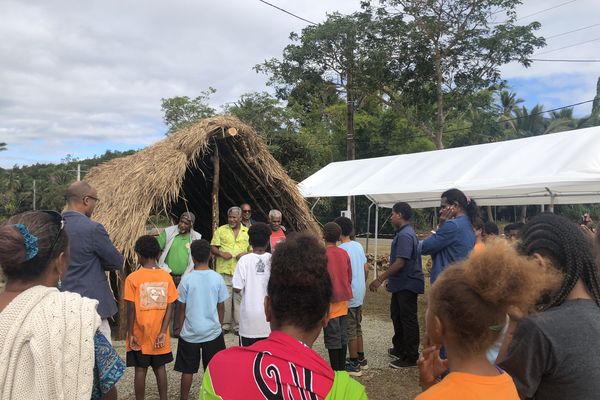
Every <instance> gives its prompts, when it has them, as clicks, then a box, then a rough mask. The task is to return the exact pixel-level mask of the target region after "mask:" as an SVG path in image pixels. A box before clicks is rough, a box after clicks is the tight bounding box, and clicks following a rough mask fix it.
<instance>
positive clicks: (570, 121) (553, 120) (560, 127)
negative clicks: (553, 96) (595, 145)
mask: <svg viewBox="0 0 600 400" xmlns="http://www.w3.org/2000/svg"><path fill="white" fill-rule="evenodd" d="M578 125H579V120H578V119H577V118H573V109H572V108H563V109H562V110H559V111H552V112H551V113H550V121H549V124H548V127H547V128H546V132H545V133H554V132H561V131H566V130H569V129H576V128H577V126H578Z"/></svg>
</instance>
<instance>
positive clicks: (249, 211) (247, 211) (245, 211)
mask: <svg viewBox="0 0 600 400" xmlns="http://www.w3.org/2000/svg"><path fill="white" fill-rule="evenodd" d="M242 212H243V213H251V212H252V210H242Z"/></svg>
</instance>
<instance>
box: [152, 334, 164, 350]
mask: <svg viewBox="0 0 600 400" xmlns="http://www.w3.org/2000/svg"><path fill="white" fill-rule="evenodd" d="M166 339H167V335H166V334H164V333H159V334H158V336H157V337H156V341H155V342H154V347H155V348H157V349H162V348H163V347H165V340H166Z"/></svg>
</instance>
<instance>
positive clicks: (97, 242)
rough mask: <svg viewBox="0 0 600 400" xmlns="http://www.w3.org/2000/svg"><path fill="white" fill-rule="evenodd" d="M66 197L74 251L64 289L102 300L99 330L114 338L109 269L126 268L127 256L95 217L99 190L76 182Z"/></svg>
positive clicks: (114, 308)
mask: <svg viewBox="0 0 600 400" xmlns="http://www.w3.org/2000/svg"><path fill="white" fill-rule="evenodd" d="M65 197H66V201H67V207H66V209H65V211H64V212H63V218H64V221H65V231H66V232H67V234H68V235H69V248H70V253H71V254H70V262H69V269H68V270H67V273H66V274H65V276H64V278H63V280H62V285H61V290H63V291H68V292H74V293H79V294H80V295H82V296H84V297H88V298H90V299H96V300H98V314H99V315H100V317H101V318H102V323H101V325H100V328H99V330H100V332H102V334H103V335H104V336H106V338H107V339H108V340H109V341H110V340H111V333H110V325H109V324H108V318H110V317H112V316H113V315H115V314H116V313H117V304H116V302H115V299H114V297H113V293H112V291H111V289H110V286H109V284H108V281H107V279H106V271H119V270H122V269H123V261H124V260H123V255H122V254H121V253H120V252H119V250H117V249H116V248H115V246H114V245H113V243H112V242H111V240H110V238H109V237H108V233H107V232H106V229H104V227H103V226H102V225H101V224H99V223H98V222H95V221H92V220H91V217H92V214H93V212H94V209H95V208H96V205H97V204H98V203H99V202H100V199H99V198H98V194H97V192H96V189H94V188H93V187H91V186H90V185H89V184H88V183H86V182H83V181H78V182H74V183H72V184H71V185H70V186H69V187H68V189H67V193H66V196H65Z"/></svg>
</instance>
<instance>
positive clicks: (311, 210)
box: [310, 197, 321, 213]
mask: <svg viewBox="0 0 600 400" xmlns="http://www.w3.org/2000/svg"><path fill="white" fill-rule="evenodd" d="M319 200H321V198H320V197H317V200H316V201H315V203H314V204H313V205H312V207H311V208H310V212H311V213H312V212H313V210H314V209H315V207H316V206H317V203H319Z"/></svg>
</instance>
